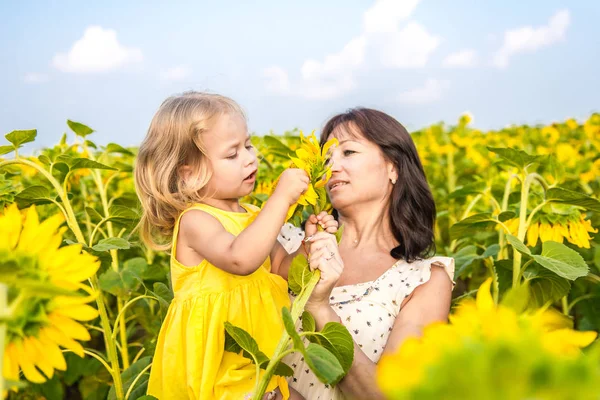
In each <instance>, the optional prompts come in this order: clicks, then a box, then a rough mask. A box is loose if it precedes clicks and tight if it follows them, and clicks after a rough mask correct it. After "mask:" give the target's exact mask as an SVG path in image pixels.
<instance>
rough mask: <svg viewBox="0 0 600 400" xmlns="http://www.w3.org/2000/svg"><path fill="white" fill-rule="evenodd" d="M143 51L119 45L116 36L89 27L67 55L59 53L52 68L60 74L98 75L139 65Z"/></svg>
mask: <svg viewBox="0 0 600 400" xmlns="http://www.w3.org/2000/svg"><path fill="white" fill-rule="evenodd" d="M142 58H143V57H142V51H141V50H140V49H136V48H128V47H125V46H123V45H121V44H120V43H119V41H118V40H117V32H116V31H114V30H112V29H103V28H102V27H100V26H89V27H88V28H87V29H86V30H85V32H84V34H83V37H82V38H81V39H79V40H77V41H76V42H75V43H74V44H73V47H71V50H69V52H68V53H58V54H56V55H55V56H54V58H53V60H52V65H53V66H54V67H55V68H57V69H59V70H61V71H63V72H75V73H97V72H107V71H113V70H115V69H118V68H120V67H122V66H124V65H126V64H130V63H136V62H141V61H142Z"/></svg>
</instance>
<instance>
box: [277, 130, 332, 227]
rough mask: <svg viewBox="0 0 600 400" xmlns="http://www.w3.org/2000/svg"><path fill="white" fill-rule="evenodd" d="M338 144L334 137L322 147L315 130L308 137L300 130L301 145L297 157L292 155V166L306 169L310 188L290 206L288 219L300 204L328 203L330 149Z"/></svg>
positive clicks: (315, 204)
mask: <svg viewBox="0 0 600 400" xmlns="http://www.w3.org/2000/svg"><path fill="white" fill-rule="evenodd" d="M337 144H338V140H337V139H336V138H333V139H330V140H328V141H327V143H325V145H324V146H323V148H322V149H321V146H320V145H319V140H318V139H317V137H316V136H315V133H314V131H313V132H312V133H311V135H310V136H308V137H305V136H304V135H303V133H302V132H300V147H299V148H298V149H297V150H296V157H290V160H291V161H292V165H291V166H292V167H296V168H300V169H303V170H304V171H306V173H307V174H308V178H309V179H310V183H309V185H308V189H307V190H306V191H305V192H304V193H303V194H302V196H300V198H299V199H298V201H297V202H296V204H294V205H292V206H291V207H290V208H289V210H288V214H287V218H286V221H287V220H289V219H290V218H291V217H292V215H294V212H295V211H296V208H297V206H298V205H303V206H308V205H312V206H317V204H318V203H323V204H324V203H326V197H327V194H326V192H325V184H327V181H329V178H331V168H330V165H329V151H330V149H331V148H332V147H333V146H336V145H337ZM322 208H325V207H322ZM315 211H316V210H315Z"/></svg>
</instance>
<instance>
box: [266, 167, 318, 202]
mask: <svg viewBox="0 0 600 400" xmlns="http://www.w3.org/2000/svg"><path fill="white" fill-rule="evenodd" d="M309 183H310V179H309V178H308V175H307V174H306V171H304V170H303V169H299V168H288V169H286V170H285V171H283V172H282V173H281V176H280V177H279V180H278V182H277V186H276V187H275V190H274V191H273V195H272V196H273V197H281V198H282V199H285V201H286V202H287V203H288V205H289V206H291V205H293V204H295V203H296V202H297V201H298V199H299V198H300V196H301V195H302V194H303V193H304V192H305V191H306V189H307V188H308V185H309Z"/></svg>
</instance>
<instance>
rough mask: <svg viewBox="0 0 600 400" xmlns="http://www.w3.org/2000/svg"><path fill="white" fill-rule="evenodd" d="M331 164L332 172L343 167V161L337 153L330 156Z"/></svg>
mask: <svg viewBox="0 0 600 400" xmlns="http://www.w3.org/2000/svg"><path fill="white" fill-rule="evenodd" d="M329 165H330V167H331V172H336V171H339V170H340V169H341V168H342V163H341V161H340V159H339V157H338V156H337V155H336V154H335V153H333V154H332V155H331V157H330V158H329Z"/></svg>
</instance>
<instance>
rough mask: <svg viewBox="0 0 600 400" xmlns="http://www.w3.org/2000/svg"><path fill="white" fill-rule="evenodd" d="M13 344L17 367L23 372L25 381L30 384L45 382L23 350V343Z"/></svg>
mask: <svg viewBox="0 0 600 400" xmlns="http://www.w3.org/2000/svg"><path fill="white" fill-rule="evenodd" d="M15 344H16V346H15V349H16V358H17V362H18V363H19V367H21V371H23V375H25V379H27V380H28V381H29V382H32V383H43V382H45V381H46V378H45V377H44V375H42V374H41V373H40V372H39V371H38V370H37V369H36V368H35V366H34V365H33V362H32V361H31V360H30V359H29V355H28V354H27V352H26V351H25V349H24V348H23V343H22V342H21V341H18V342H15Z"/></svg>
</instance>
